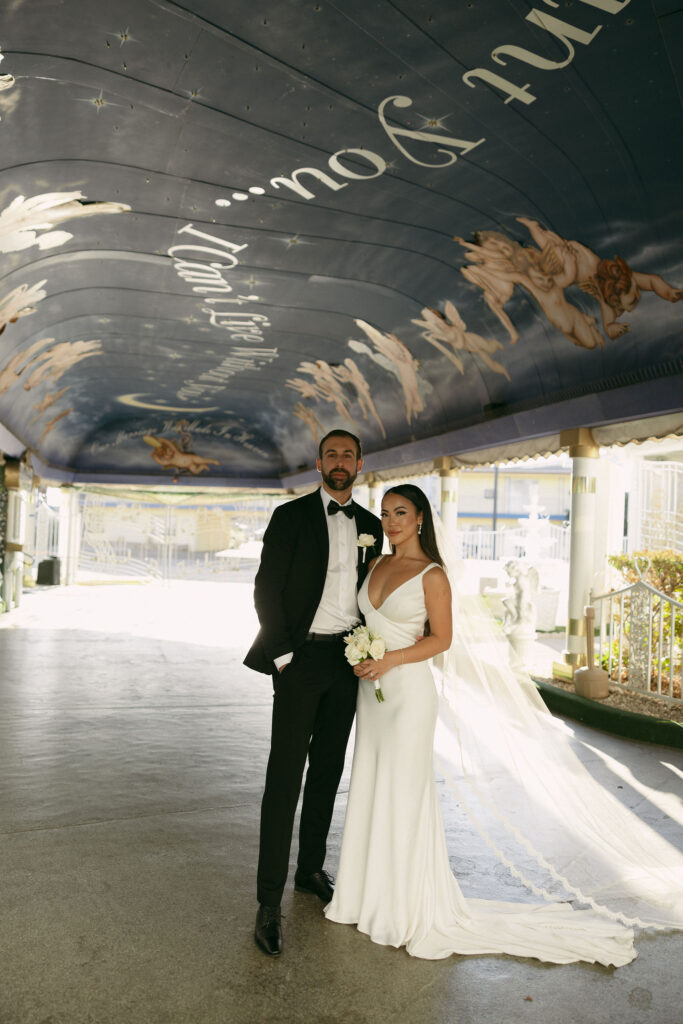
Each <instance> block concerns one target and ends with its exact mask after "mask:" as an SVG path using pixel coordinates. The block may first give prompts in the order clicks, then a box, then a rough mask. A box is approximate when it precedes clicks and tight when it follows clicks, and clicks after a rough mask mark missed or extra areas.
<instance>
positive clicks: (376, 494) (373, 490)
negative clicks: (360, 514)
mask: <svg viewBox="0 0 683 1024" xmlns="http://www.w3.org/2000/svg"><path fill="white" fill-rule="evenodd" d="M368 485H369V491H368V493H369V495H370V497H369V501H368V508H369V509H370V511H371V512H374V513H375V515H376V516H378V515H379V514H380V513H381V511H382V495H383V493H384V491H385V490H386V488H387V487H388V484H386V483H385V482H384V481H383V480H376V479H375V478H374V476H373V477H371V478H370V479H369V480H368Z"/></svg>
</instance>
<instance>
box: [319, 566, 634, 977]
mask: <svg viewBox="0 0 683 1024" xmlns="http://www.w3.org/2000/svg"><path fill="white" fill-rule="evenodd" d="M433 564H434V563H432V565H430V566H427V567H426V568H425V569H424V570H423V572H421V573H420V574H419V575H418V576H414V577H413V578H412V579H410V580H408V581H407V582H406V583H403V584H402V585H401V586H399V587H397V588H396V589H395V590H394V591H393V592H392V593H391V594H389V596H388V597H387V599H386V600H385V601H384V602H383V604H382V605H381V606H380V608H377V609H376V608H374V607H373V606H372V605H371V603H370V600H369V597H368V583H369V579H370V575H371V573H370V574H369V575H368V576H367V577H366V579H365V582H364V584H363V586H362V588H361V590H360V593H359V606H360V610H361V612H362V614H363V615H364V616H365V621H366V623H367V625H368V626H369V628H370V630H371V631H372V632H374V633H377V634H378V635H379V636H381V637H383V639H384V640H385V642H386V645H387V648H388V650H396V649H398V648H403V647H407V646H409V645H411V644H413V643H414V642H415V639H416V638H417V636H419V635H420V634H421V633H422V632H423V630H424V623H425V618H426V609H425V601H424V591H423V586H422V577H423V576H424V574H425V573H426V572H428V571H429V569H430V568H432V566H433ZM454 627H455V629H456V630H457V622H456V623H455V624H454ZM381 685H382V691H383V693H384V697H385V701H384V703H379V702H378V701H377V700H376V698H375V692H374V689H373V686H372V685H371V684H369V683H366V682H361V683H360V685H359V688H358V704H357V719H356V745H355V751H354V756H353V769H352V774H351V786H350V791H349V799H348V807H347V812H346V822H345V826H344V835H343V839H342V848H341V857H340V863H339V871H338V875H337V882H336V888H335V893H334V898H333V899H332V902H331V903H329V904H328V905H327V907H326V908H325V914H326V916H327V918H328V919H329V920H331V921H337V922H339V923H341V924H355V925H357V927H358V929H359V931H361V932H364V933H365V934H367V935H369V936H370V938H371V939H372V941H373V942H377V943H380V944H382V945H389V946H397V947H398V946H405V947H406V949H407V951H408V953H410V954H411V955H412V956H416V957H422V958H424V959H429V960H437V959H442V958H444V957H447V956H450V955H451V954H452V953H460V954H478V953H479V954H481V953H508V954H511V955H513V956H520V957H537V958H538V959H540V960H544V961H548V962H551V963H571V962H573V961H576V960H585V961H588V962H591V963H592V962H598V963H602V964H606V965H614V966H620V965H623V964H626V963H629V961H631V960H633V959H634V957H635V956H636V953H635V950H634V948H633V930H632V929H631V928H629V927H626V926H624V925H622V924H620V923H618V922H616V921H613V920H609V919H608V918H605V917H603V916H602V915H599V914H597V913H595V912H594V911H593V910H573V909H572V907H571V905H570V904H569V903H542V904H526V903H502V902H496V901H495V900H491V901H488V900H479V899H465V897H464V896H463V894H462V892H461V891H460V887H459V885H458V883H457V881H456V879H455V877H454V875H453V873H452V871H451V868H450V864H449V860H448V852H447V849H446V839H445V833H444V827H443V821H442V817H441V809H440V806H439V799H438V795H437V791H436V785H435V781H434V768H433V743H434V730H435V725H436V719H437V711H438V697H437V692H436V687H435V684H434V678H433V676H432V672H431V669H430V667H429V664H428V662H426V661H425V662H419V663H418V664H410V665H402V666H399V667H398V668H395V669H392V670H391V671H390V672H387V673H386V674H385V675H384V676H382V678H381ZM454 852H455V853H456V855H457V850H456V851H454Z"/></svg>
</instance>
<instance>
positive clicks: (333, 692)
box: [245, 429, 671, 966]
mask: <svg viewBox="0 0 683 1024" xmlns="http://www.w3.org/2000/svg"><path fill="white" fill-rule="evenodd" d="M361 466H362V457H361V446H360V441H359V440H358V439H357V438H356V437H355V436H354V435H352V434H350V433H348V432H347V431H345V430H343V429H340V430H334V431H332V432H331V433H329V434H328V435H326V437H324V438H323V439H322V441H321V442H320V446H319V457H318V461H317V467H318V471H319V472H320V473H321V476H322V487H321V489H320V490H318V491H316V492H314V493H313V494H309V495H306V496H305V497H302V498H299V499H296V500H294V501H292V502H289V503H287V504H285V505H282V506H280V507H279V508H278V509H276V511H275V512H274V514H273V516H272V518H271V521H270V524H269V526H268V528H267V530H266V532H265V534H264V541H263V554H262V560H261V565H260V568H259V571H258V573H257V576H256V583H255V604H256V609H257V613H258V616H259V620H260V624H261V629H260V631H259V634H258V636H257V638H256V641H255V642H254V644H253V646H252V648H251V650H250V651H249V653H248V655H247V657H246V659H245V664H247V665H248V666H249V667H250V668H253V669H255V670H257V671H261V672H266V673H271V674H272V676H273V688H274V700H273V719H272V735H271V750H270V757H269V761H268V768H267V773H266V784H265V791H264V796H263V802H262V808H261V832H260V848H259V864H258V873H257V898H258V903H259V908H258V913H257V918H256V927H255V939H256V942H257V944H258V945H259V947H260V948H261V949H262V950H263V951H264V952H265V953H267V954H268V955H270V956H277V955H279V954H280V953H281V951H282V928H281V914H280V903H281V899H282V893H283V890H284V886H285V882H286V879H287V873H288V862H289V851H290V846H291V839H292V831H293V823H294V815H295V810H296V805H297V801H298V797H299V792H300V788H301V781H302V778H303V772H304V767H305V763H306V758H307V757H308V771H307V774H306V782H305V785H304V795H303V803H302V810H301V822H300V831H299V852H298V860H297V869H296V874H295V877H294V885H295V888H296V889H297V890H298V891H302V892H309V893H314V894H315V895H317V896H318V897H319V898H320V899H321V900H322V901H323V902H324V903H325V904H326V906H325V915H326V917H327V918H328V920H331V921H336V922H340V923H347V924H355V925H356V926H357V927H358V929H359V930H360V931H362V932H364V933H366V934H368V935H369V936H370V938H371V939H372V940H373V941H375V942H378V943H381V944H384V945H393V946H397V947H398V946H405V947H406V949H407V951H408V952H409V953H410V954H411V955H414V956H417V957H423V958H426V959H440V958H443V957H447V956H449V955H451V954H452V953H460V954H478V953H508V954H511V955H515V956H525V957H537V958H539V959H542V960H545V961H549V962H552V963H569V962H573V961H576V960H586V961H589V962H599V963H603V964H606V965H615V966H619V965H622V964H625V963H628V962H629V961H630V960H632V959H633V958H634V957H635V955H636V954H635V951H634V948H633V929H632V927H630V923H631V919H629V918H628V917H624V916H623V915H620V914H619V913H612V912H610V911H609V910H607V911H605V912H604V913H603V912H602V910H603V908H601V907H600V906H599V904H597V903H596V902H595V901H593V900H592V898H591V897H588V898H587V899H583V898H579V899H578V902H582V903H585V902H588V903H590V904H591V908H590V909H585V910H574V909H573V907H572V906H571V904H570V903H568V902H565V903H560V902H548V903H543V904H525V903H509V902H497V901H488V900H474V899H466V898H465V897H464V896H463V894H462V892H461V890H460V887H459V885H458V883H457V881H456V879H455V877H454V875H453V873H452V871H451V868H450V864H449V859H448V851H447V848H446V841H445V833H444V828H443V822H442V818H441V812H440V807H439V801H438V795H437V791H436V785H435V780H434V769H433V751H434V733H435V726H436V722H437V714H438V705H439V700H438V696H437V690H436V686H435V682H434V678H433V676H432V672H431V669H430V667H429V665H428V661H429V659H431V658H433V657H434V656H435V655H437V654H439V653H441V652H444V651H447V650H448V649H449V648H450V647H451V640H452V632H453V630H454V629H455V632H456V635H457V634H458V633H459V632H460V631H461V629H464V628H465V622H464V619H462V618H461V614H460V612H459V613H458V618H457V621H456V622H455V623H453V617H452V607H453V602H452V600H451V590H450V584H449V577H448V575H447V573H446V571H445V570H444V567H443V558H442V554H441V552H440V551H439V544H438V542H437V538H436V533H435V521H434V517H433V516H432V512H431V506H430V504H429V501H428V499H427V497H426V495H425V494H424V493H423V492H422V491H421V490H420V489H419V488H417V487H415V486H413V485H399V486H397V487H392V488H390V489H389V490H388V491H387V492H386V494H385V495H384V498H383V501H382V520H381V523H380V521H379V520H378V519H377V517H376V516H374V515H372V514H371V513H369V512H368V511H367V510H365V509H363V508H361V507H360V506H358V505H357V504H356V503H355V502H353V500H352V487H353V482H354V480H355V478H356V476H357V474H358V472H359V471H360V469H361ZM436 526H439V524H438V523H437V524H436ZM382 530H383V531H384V533H385V534H386V535H387V537H388V540H389V543H390V546H391V549H392V553H391V555H384V556H383V555H381V554H380V552H381V548H382ZM361 533H365V534H370V535H371V536H372V539H373V541H374V543H373V545H369V546H368V547H362V546H360V545H359V543H358V537H359V535H360V534H361ZM363 539H364V540H366V538H363ZM361 617H362V618H363V619H364V620H365V623H366V625H367V626H368V628H369V629H370V631H371V632H372V633H374V634H376V635H378V636H380V637H382V639H383V640H384V641H385V644H386V648H387V653H386V654H385V655H384V657H383V658H382V659H381V660H379V661H373V660H371V659H369V660H366V661H364V662H361V663H360V664H359V665H356V666H355V668H354V669H352V668H351V667H350V666H349V664H348V663H347V661H346V659H345V657H344V649H345V645H344V640H343V638H344V636H345V635H346V634H348V633H349V632H350V630H351V629H352V628H353V626H354V625H356V624H357V623H358V622H359V620H360V619H361ZM475 648H476V645H473V650H474V649H475ZM475 657H476V653H475V655H472V658H473V660H472V662H471V663H472V664H473V665H475V660H474V659H475ZM477 671H478V670H477V669H476V668H475V669H473V673H474V674H475V675H476V674H477ZM490 674H491V675H495V668H494V669H492V670H491V673H490ZM378 678H379V679H381V682H382V690H383V692H384V696H385V700H384V702H383V703H379V702H378V701H377V700H376V699H375V688H374V685H373V684H374V681H375V680H377V679H378ZM359 681H360V684H359ZM475 683H476V687H475V689H474V690H473V691H472V694H473V695H472V698H471V702H472V703H477V702H478V701H479V696H480V691H482V690H486V689H488V688H489V686H490V688H491V689H492V690H493V688H494V684H495V681H494V680H489V679H486V678H484V676H483V675H481V673H480V674H479V677H478V678H476V680H475ZM456 688H457V679H456ZM512 689H513V690H514V694H513V697H512V701H513V704H514V707H513V712H512V713H513V714H516V715H517V717H518V719H519V714H518V711H519V704H520V699H521V703H522V706H523V708H524V710H523V712H522V713H521V714H522V717H523V715H524V714H526V715H527V719H526V720H527V721H528V722H531V723H532V724H531V726H530V728H532V729H533V727H534V723H535V720H536V718H537V717H538V715H537V712H538V709H537V707H536V706H535V704H534V697H533V696H532V697H529V698H526V697H524V698H520V693H521V692H522V691H521V689H520V687H518V686H517V682H516V681H515V683H514V686H513V687H512ZM525 702H526V703H528V704H530V706H531V710H530V711H529V709H527V708H526V707H524V705H525ZM538 703H539V704H540V700H539V702H538ZM354 713H357V722H356V740H355V749H354V757H353V767H352V773H351V785H350V791H349V798H348V807H347V812H346V821H345V826H344V834H343V839H342V847H341V854H340V863H339V871H338V877H337V883H336V887H335V886H334V885H333V882H332V879H331V878H330V876H329V875H328V874H327V872H326V871H325V870H324V867H323V864H324V860H325V854H326V840H327V834H328V831H329V827H330V821H331V817H332V811H333V806H334V800H335V795H336V790H337V787H338V785H339V780H340V778H341V774H342V770H343V766H344V755H345V750H346V744H347V740H348V736H349V732H350V729H351V725H352V721H353V717H354ZM468 713H469V712H468V709H467V707H462V708H461V709H460V710H459V714H461V715H462V718H463V722H457V723H456V726H455V730H456V731H457V735H458V739H460V738H461V736H462V738H463V743H465V742H466V741H465V737H466V728H465V723H464V719H465V718H466V717H467V716H468ZM547 717H548V718H550V716H547ZM506 721H507V720H506ZM551 721H552V720H551ZM461 726H462V733H461V731H460V730H461ZM506 727H507V725H504V728H506ZM518 727H519V721H516V722H514V723H511V724H510V730H513V729H515V728H518ZM544 727H545V723H541V728H542V729H543V728H544ZM477 728H478V726H477ZM529 739H530V742H531V737H529ZM480 740H481V741H483V740H484V737H483V736H480V735H477V729H476V728H475V730H474V738H473V744H474V750H475V757H476V753H477V752H478V748H479V746H480V745H481V746H482V747H484V746H485V743H483V742H481V743H480ZM555 742H556V740H555V739H554V738H552V739H551V740H550V750H551V754H550V755H549V756H550V757H552V756H554V755H553V752H554V750H555V747H554V746H553V744H554V743H555ZM531 745H532V746H534V744H533V743H531ZM463 756H465V755H463ZM568 756H569V755H568ZM572 756H573V755H572ZM513 757H514V759H515V760H519V758H518V755H517V753H516V748H515V753H514V754H513ZM467 758H468V760H469V752H468V754H467ZM538 769H540V771H541V773H542V771H543V765H533V766H532V774H533V775H534V776H535V775H536V774H537V770H538ZM564 774H568V775H570V776H573V777H572V778H569V779H568V781H567V782H566V790H567V792H568V793H570V792H571V786H572V783H574V784H577V783H576V778H575V774H574V775H573V773H572V772H571V771H568V772H565V773H564ZM513 784H514V780H513ZM596 785H597V784H596ZM567 799H568V800H570V799H571V796H568V797H567ZM605 799H606V800H607V799H611V797H606V798H605ZM609 810H610V812H613V813H614V814H616V818H614V819H613V820H614V822H615V827H616V825H618V824H619V823H620V819H619V810H618V809H616V810H614V808H613V807H612V805H611V804H610V805H609ZM622 810H623V809H622ZM577 814H578V817H579V818H580V815H581V811H580V810H579V811H578V812H577ZM616 830H617V831H619V829H616ZM512 831H517V830H516V828H515V826H514V824H513V827H512ZM579 831H582V830H581V829H579ZM583 831H584V832H585V831H586V830H583ZM641 831H642V829H640V830H637V834H638V838H639V839H640V840H642V836H641V835H640V832H641ZM602 832H604V829H603V830H601V833H602ZM624 842H626V840H624ZM595 843H596V844H600V843H602V844H603V847H604V836H603V835H602V834H601V835H600V836H598V837H597V839H596V840H595ZM617 844H618V840H617ZM591 849H593V847H591ZM595 849H596V850H599V852H600V854H601V855H602V854H603V853H604V849H600V848H599V845H596V846H595ZM639 849H640V850H641V851H642V850H643V849H644V847H643V845H642V842H641V843H640V846H639ZM622 853H623V859H624V863H626V862H627V861H628V859H629V851H628V849H627V850H626V851H625V853H624V852H623V851H622V850H618V851H617V854H616V855H615V871H617V872H618V871H620V870H621V862H620V861H619V855H621V854H622ZM596 856H597V854H596ZM539 862H540V863H542V864H543V865H544V866H545V865H547V862H546V861H545V860H544V859H543V857H541V858H540V860H539ZM590 870H591V878H593V874H592V866H590ZM551 872H552V868H551ZM629 872H630V864H628V863H626V869H625V870H624V872H623V877H624V878H625V879H626V882H625V884H624V886H623V887H624V888H625V889H626V890H628V892H629V895H630V894H631V889H633V888H634V886H633V885H632V872H631V874H629ZM553 878H554V879H556V880H557V879H561V876H560V875H559V874H558V873H557V872H554V874H553ZM658 881H661V885H662V889H663V893H664V897H663V899H664V903H665V904H666V905H667V906H668V902H669V895H668V894H669V893H671V889H670V887H669V886H670V883H669V880H668V878H667V879H666V880H661V879H660V880H658ZM567 888H568V889H569V891H570V892H573V893H577V894H579V897H583V893H581V890H580V889H576V888H574V889H572V888H571V886H570V885H569V883H567ZM635 888H637V886H636V887H635ZM645 888H646V889H647V892H648V895H650V894H651V892H652V891H653V890H652V889H651V887H650V888H648V887H647V886H646V887H645ZM536 891H537V892H539V891H543V894H544V895H546V893H545V891H544V890H538V889H536ZM613 891H616V890H614V888H613ZM660 896H661V892H659V891H658V892H657V893H656V894H655V897H654V898H655V902H656V901H657V899H659V904H660V905H661V903H662V900H661V899H660V898H659V897H660ZM555 898H556V897H555ZM570 898H571V897H570ZM669 916H670V915H669V912H668V909H665V911H664V912H663V917H664V923H663V924H662V925H661V926H662V927H664V926H670V925H669V921H668V918H669ZM636 920H638V919H636ZM638 923H641V922H640V921H638ZM646 923H647V924H649V923H650V922H646ZM654 926H660V925H658V923H655V925H654Z"/></svg>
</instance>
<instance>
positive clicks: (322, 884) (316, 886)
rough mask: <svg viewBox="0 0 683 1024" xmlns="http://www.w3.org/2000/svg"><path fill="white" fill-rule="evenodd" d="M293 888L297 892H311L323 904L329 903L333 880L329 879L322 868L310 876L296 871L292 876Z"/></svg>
mask: <svg viewBox="0 0 683 1024" xmlns="http://www.w3.org/2000/svg"><path fill="white" fill-rule="evenodd" d="M294 888H295V889H296V891H297V892H312V893H314V894H315V895H316V896H319V897H320V899H321V900H322V901H323V903H329V902H330V900H331V899H332V897H333V896H334V879H332V878H330V876H329V875H328V874H327V872H326V871H323V870H322V868H321V870H320V871H314V872H313V874H312V875H304V874H303V872H301V871H299V870H297V872H296V874H295V875H294Z"/></svg>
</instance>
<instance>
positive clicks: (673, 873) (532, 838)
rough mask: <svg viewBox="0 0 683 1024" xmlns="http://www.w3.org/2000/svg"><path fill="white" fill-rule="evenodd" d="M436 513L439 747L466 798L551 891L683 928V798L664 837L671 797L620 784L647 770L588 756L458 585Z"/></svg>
mask: <svg viewBox="0 0 683 1024" xmlns="http://www.w3.org/2000/svg"><path fill="white" fill-rule="evenodd" d="M434 521H435V530H436V537H437V543H438V545H439V550H440V551H441V554H442V557H443V558H444V561H445V563H446V565H445V568H446V571H447V572H448V575H449V579H450V582H451V587H452V590H453V594H454V619H453V635H454V641H453V645H452V647H451V649H450V651H449V652H448V653H447V655H446V657H445V659H444V663H443V666H442V668H441V669H440V670H438V669H437V676H438V677H439V678H438V682H439V687H440V691H441V696H440V713H439V723H438V726H437V733H436V743H435V747H436V755H437V763H438V766H439V768H440V770H441V771H442V772H443V774H444V776H445V778H446V781H447V782H448V784H449V786H451V787H452V789H453V790H454V792H455V794H456V797H457V799H458V800H459V802H460V803H461V805H462V807H463V809H464V810H465V812H466V813H467V814H468V816H469V818H470V820H471V821H472V822H473V824H474V825H475V827H476V828H477V830H478V831H479V832H480V834H481V835H482V837H483V838H484V840H485V842H486V843H487V844H488V845H489V846H490V847H491V848H492V849H493V850H494V851H495V853H496V854H497V856H498V857H499V858H500V860H501V861H502V863H503V864H504V865H505V866H506V867H507V869H508V870H509V871H510V873H511V874H512V875H514V876H515V877H517V878H518V879H520V880H521V881H522V882H523V883H524V884H525V885H526V886H527V887H528V888H530V889H531V890H532V892H534V893H535V894H537V895H540V896H542V897H543V898H544V899H547V900H550V901H553V902H557V901H558V899H559V900H569V901H573V902H575V903H576V904H583V905H586V906H590V907H592V908H593V909H594V910H595V911H597V912H599V913H600V914H603V915H605V916H607V917H609V918H612V919H613V920H615V921H620V922H622V923H624V924H628V925H637V926H639V927H641V928H657V929H671V928H676V929H680V928H683V853H682V852H681V845H680V836H681V829H680V825H681V818H680V801H676V799H675V798H674V797H671V796H668V795H667V798H668V805H667V810H668V811H670V812H671V811H674V813H675V808H676V807H677V808H678V811H679V818H678V822H677V823H676V822H675V821H674V820H670V821H669V820H667V823H666V830H665V831H666V834H667V838H664V837H663V836H662V835H660V834H659V833H658V831H656V829H655V828H654V827H653V825H654V824H657V825H659V826H661V823H662V821H663V819H664V818H666V817H667V816H666V814H665V812H664V811H663V810H662V807H663V806H664V799H663V800H660V801H658V803H659V806H653V804H651V803H650V802H649V801H647V800H644V801H643V802H642V805H641V806H639V808H638V811H634V810H631V809H629V808H628V807H627V806H626V805H625V804H624V803H622V802H621V801H620V800H619V799H618V797H617V796H616V795H615V794H616V792H617V789H618V788H621V784H623V783H624V781H625V783H626V784H627V785H628V784H629V783H632V784H634V785H637V780H635V779H629V778H628V773H626V776H625V778H624V777H623V775H624V773H623V771H622V768H621V766H620V765H619V764H618V763H617V762H610V759H609V758H606V757H604V755H603V756H602V758H601V757H600V756H599V755H600V752H599V751H592V752H591V753H592V755H593V756H592V760H590V767H586V765H585V764H584V761H583V760H582V759H581V758H579V756H578V755H577V753H576V744H577V742H578V741H577V740H576V739H575V737H574V734H573V732H572V730H571V729H570V728H569V727H568V726H566V725H565V724H564V723H563V722H562V721H560V720H558V719H556V718H554V717H553V716H552V715H551V714H550V712H549V711H548V710H547V708H546V706H545V704H544V703H543V701H542V699H541V697H540V695H539V693H538V689H537V687H536V685H535V684H534V682H533V680H532V679H531V678H530V677H529V675H527V674H526V673H524V672H523V671H520V670H519V669H518V668H517V667H516V666H515V665H514V664H513V661H512V658H511V648H510V645H509V642H508V640H507V637H506V636H505V635H504V634H503V632H502V630H501V629H500V628H499V627H498V625H497V623H496V621H495V619H494V618H493V616H492V615H491V614H490V613H489V612H488V611H487V610H486V608H485V606H484V604H483V602H482V601H481V599H478V598H476V597H471V596H468V595H463V594H461V593H460V592H459V590H460V588H459V586H458V577H459V571H458V560H457V559H456V558H455V557H454V554H453V551H452V545H451V544H450V542H449V540H448V537H447V533H446V530H445V529H444V527H443V524H442V523H441V521H440V520H439V517H438V516H437V515H435V516H434ZM584 746H585V745H584ZM653 756H655V757H656V756H657V752H656V748H653ZM619 773H621V776H622V777H620V774H619ZM597 776H600V778H598V777H597ZM674 836H677V839H678V845H676V844H675V842H674Z"/></svg>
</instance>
